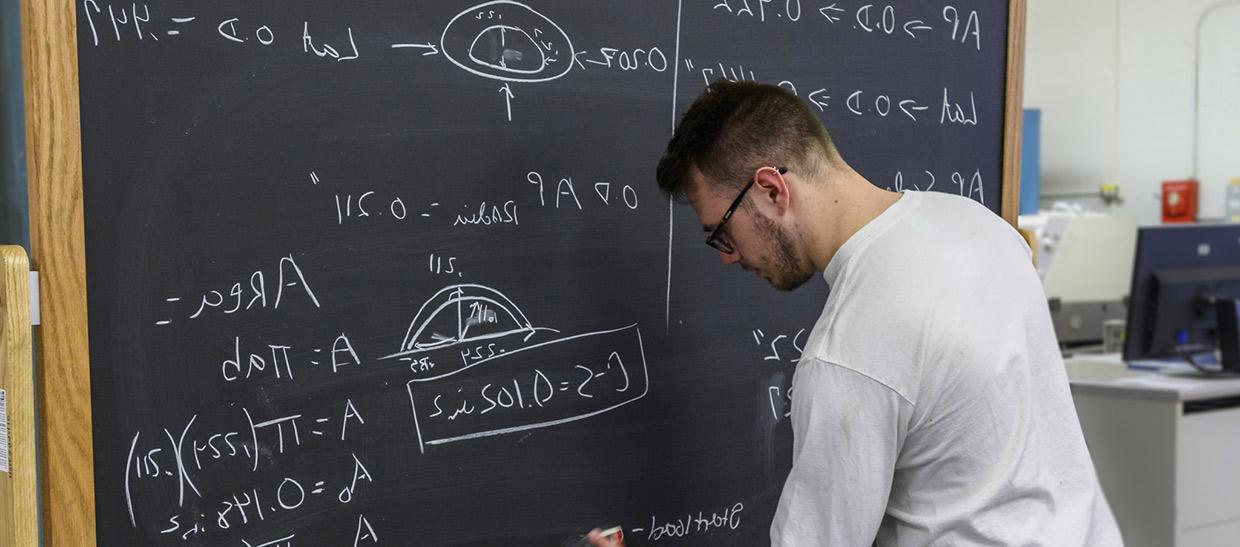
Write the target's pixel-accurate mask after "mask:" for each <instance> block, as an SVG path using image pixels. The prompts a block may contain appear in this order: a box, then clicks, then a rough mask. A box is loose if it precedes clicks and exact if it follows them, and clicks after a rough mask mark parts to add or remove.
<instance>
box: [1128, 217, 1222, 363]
mask: <svg viewBox="0 0 1240 547" xmlns="http://www.w3.org/2000/svg"><path fill="white" fill-rule="evenodd" d="M1129 295H1130V296H1129V305H1128V328H1127V337H1126V339H1125V341H1124V360H1125V361H1134V360H1141V359H1160V358H1167V357H1175V356H1178V355H1180V354H1181V353H1184V352H1191V353H1200V352H1213V351H1214V349H1215V347H1216V345H1217V343H1218V327H1217V324H1216V321H1215V316H1216V314H1215V305H1214V302H1215V301H1218V300H1222V299H1237V298H1240V224H1194V225H1185V226H1152V227H1145V228H1141V229H1139V230H1138V232H1137V252H1136V261H1135V263H1134V265H1133V269H1132V289H1131V292H1130V293H1129Z"/></svg>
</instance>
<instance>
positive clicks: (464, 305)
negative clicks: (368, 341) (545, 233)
mask: <svg viewBox="0 0 1240 547" xmlns="http://www.w3.org/2000/svg"><path fill="white" fill-rule="evenodd" d="M540 330H542V331H551V332H559V331H556V330H555V329H548V328H538V327H535V326H534V325H533V324H531V323H530V321H529V319H526V318H525V314H524V313H522V312H521V309H520V308H518V307H517V305H516V304H514V303H513V302H512V301H511V300H509V299H508V297H506V296H504V295H503V294H502V293H500V292H499V291H497V290H495V289H492V288H490V287H487V286H485V285H474V284H462V285H452V286H451V287H446V288H444V289H441V290H440V291H439V292H437V293H435V295H434V296H432V297H430V299H428V300H427V301H426V302H425V303H423V304H422V307H421V308H419V309H418V313H417V315H415V316H414V318H413V321H412V322H411V323H409V330H408V331H407V332H406V333H405V339H404V340H403V341H402V342H401V344H400V351H398V352H396V353H393V354H391V355H388V356H387V357H385V358H389V357H404V356H406V355H411V354H414V353H420V352H425V351H428V350H434V349H438V348H442V347H448V346H454V345H458V344H466V343H469V342H474V341H478V340H487V339H492V338H502V337H505V336H508V335H510V334H518V333H524V334H525V337H524V338H523V339H522V341H523V342H526V341H529V339H530V338H531V337H532V336H534V334H536V333H537V332H538V331H540Z"/></svg>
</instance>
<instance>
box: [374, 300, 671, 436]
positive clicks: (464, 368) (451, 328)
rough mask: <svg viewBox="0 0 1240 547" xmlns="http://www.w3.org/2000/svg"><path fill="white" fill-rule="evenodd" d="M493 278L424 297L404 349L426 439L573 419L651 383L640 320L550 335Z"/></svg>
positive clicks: (616, 404) (620, 401)
mask: <svg viewBox="0 0 1240 547" xmlns="http://www.w3.org/2000/svg"><path fill="white" fill-rule="evenodd" d="M558 333H559V331H557V330H555V329H549V328H545V327H535V326H534V325H533V323H531V322H530V320H529V319H527V318H526V316H525V314H524V313H523V312H522V311H521V309H520V308H519V307H517V306H516V304H514V303H513V302H512V301H511V300H509V299H508V297H506V296H504V295H503V294H502V293H500V292H499V291H497V290H495V289H492V288H490V287H487V286H484V285H477V284H461V285H452V286H449V287H446V288H444V289H442V290H440V291H439V292H437V293H435V295H433V296H432V297H431V298H430V299H428V300H427V301H426V302H425V303H423V304H422V306H421V308H420V309H419V310H418V313H417V314H416V315H415V317H414V320H413V322H412V323H410V325H409V329H408V331H407V332H406V335H405V339H404V341H403V342H402V343H401V346H400V351H398V352H396V353H393V354H391V355H388V356H386V357H383V359H393V358H396V359H400V360H403V361H406V362H409V363H410V366H409V369H410V370H411V371H412V372H414V373H415V374H418V376H417V377H415V378H414V379H412V380H410V381H409V382H408V383H407V384H406V389H407V391H408V393H409V403H410V407H411V410H412V412H413V418H414V424H413V425H414V429H415V432H416V434H417V438H418V445H419V449H420V450H421V451H422V452H425V450H426V446H427V445H438V444H444V443H450V442H455V441H463V440H467V439H475V438H479V437H487V436H491V435H500V434H504V433H514V432H517V431H524V430H527V429H534V428H540V427H549V426H554V425H559V424H564V423H568V422H572V421H576V420H580V419H583V418H588V417H591V416H596V415H599V414H602V413H604V412H608V411H611V410H615V409H617V408H620V407H621V406H624V405H626V404H629V403H631V402H633V401H636V400H638V399H641V398H642V397H644V396H645V395H646V392H647V390H648V389H649V377H648V375H647V370H646V356H645V351H644V349H643V347H642V339H641V332H640V331H639V330H638V328H637V325H635V324H634V325H628V326H625V327H621V328H617V329H612V330H605V331H596V332H587V333H583V334H577V335H573V336H565V337H557V338H553V339H549V340H535V337H536V335H539V334H543V335H553V334H558Z"/></svg>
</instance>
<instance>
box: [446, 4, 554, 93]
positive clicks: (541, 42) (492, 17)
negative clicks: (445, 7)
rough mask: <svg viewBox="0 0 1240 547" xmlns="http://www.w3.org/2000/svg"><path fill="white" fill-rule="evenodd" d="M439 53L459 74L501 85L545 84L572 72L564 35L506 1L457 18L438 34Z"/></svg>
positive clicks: (540, 17) (478, 7)
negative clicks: (511, 83)
mask: <svg viewBox="0 0 1240 547" xmlns="http://www.w3.org/2000/svg"><path fill="white" fill-rule="evenodd" d="M439 47H440V48H441V49H442V50H443V54H444V56H445V57H447V58H448V60H449V61H451V62H452V64H454V65H456V66H458V67H460V68H461V69H463V70H465V71H467V72H470V73H472V74H476V75H478V76H482V77H484V78H491V79H494V80H502V81H505V82H548V81H551V80H554V79H556V78H559V77H561V76H564V75H565V74H568V72H569V71H570V70H572V68H573V54H574V50H573V43H572V40H571V39H569V37H568V34H567V33H565V32H564V29H562V28H560V26H559V25H557V24H556V23H555V21H552V20H551V19H548V18H547V17H546V16H545V15H543V14H541V13H539V12H537V11H535V10H534V9H533V8H531V7H529V6H527V5H525V4H522V3H520V2H514V1H512V0H494V1H492V2H486V3H483V4H478V5H476V6H473V7H471V8H469V9H467V10H465V11H462V12H460V13H458V14H457V15H456V17H453V18H452V20H451V21H448V25H447V26H446V27H445V28H444V30H443V35H442V36H440V37H439Z"/></svg>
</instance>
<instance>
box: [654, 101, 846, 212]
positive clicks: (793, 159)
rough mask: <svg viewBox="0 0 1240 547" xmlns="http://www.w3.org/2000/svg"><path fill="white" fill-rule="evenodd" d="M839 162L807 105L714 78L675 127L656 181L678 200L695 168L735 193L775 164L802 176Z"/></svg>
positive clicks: (820, 124)
mask: <svg viewBox="0 0 1240 547" xmlns="http://www.w3.org/2000/svg"><path fill="white" fill-rule="evenodd" d="M824 159H825V160H826V161H828V162H830V163H836V162H839V161H841V160H840V158H839V152H837V151H836V149H835V145H834V144H832V142H831V136H830V135H829V134H828V133H827V129H826V128H825V127H823V125H822V122H820V121H818V117H817V116H815V115H814V113H813V112H811V111H810V109H809V106H808V105H806V104H805V103H804V102H802V101H801V100H800V99H799V98H797V96H796V95H793V94H792V93H790V92H789V91H787V90H785V89H784V88H782V87H779V86H774V85H769V84H761V83H757V82H730V81H727V80H718V81H716V82H714V83H712V84H710V85H709V86H708V87H707V88H706V91H705V92H704V93H702V95H701V96H699V97H698V98H697V100H696V101H694V102H693V105H692V106H690V107H689V111H688V112H686V113H685V116H684V118H681V120H680V123H679V124H677V125H676V131H675V132H674V134H673V136H672V139H671V140H670V141H668V143H667V151H666V152H664V154H663V158H662V159H660V160H659V167H658V169H657V172H656V174H655V178H656V179H657V180H658V182H659V187H660V188H662V189H663V191H664V192H667V193H669V194H671V195H672V197H674V198H677V199H681V198H683V197H684V196H685V194H686V192H687V190H688V184H689V177H690V173H691V172H692V169H693V168H694V167H696V168H697V169H698V170H699V171H701V172H702V174H704V175H706V176H707V178H709V179H711V180H712V181H714V182H715V183H716V184H718V185H720V186H722V187H735V188H736V189H739V188H740V187H741V186H743V185H744V184H745V183H746V182H748V180H749V177H750V176H751V175H752V174H753V172H754V170H756V169H758V168H759V167H762V166H772V167H774V166H775V164H776V163H778V164H779V165H781V166H786V167H788V168H789V169H790V170H792V171H794V172H797V173H800V174H802V175H812V174H815V173H818V172H819V170H820V169H822V167H823V166H822V165H820V164H821V163H822V162H821V160H824Z"/></svg>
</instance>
